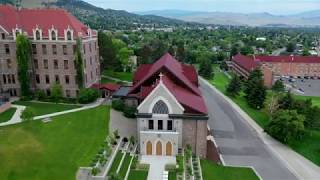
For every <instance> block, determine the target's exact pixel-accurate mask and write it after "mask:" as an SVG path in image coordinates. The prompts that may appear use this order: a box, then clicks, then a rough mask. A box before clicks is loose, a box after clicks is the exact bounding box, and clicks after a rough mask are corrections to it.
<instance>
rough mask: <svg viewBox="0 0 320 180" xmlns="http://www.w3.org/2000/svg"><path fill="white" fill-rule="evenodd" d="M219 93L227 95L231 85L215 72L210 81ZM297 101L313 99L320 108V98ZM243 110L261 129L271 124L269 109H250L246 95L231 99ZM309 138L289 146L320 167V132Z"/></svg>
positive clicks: (268, 96)
mask: <svg viewBox="0 0 320 180" xmlns="http://www.w3.org/2000/svg"><path fill="white" fill-rule="evenodd" d="M215 68H216V67H215ZM209 81H210V83H211V84H213V85H214V86H215V87H216V88H217V89H218V90H219V91H221V92H223V93H224V94H225V87H226V86H227V84H228V83H229V81H230V80H229V79H228V77H226V76H225V74H223V73H222V72H219V71H217V70H215V77H214V79H213V80H209ZM271 95H272V93H271V92H270V91H268V95H267V100H266V102H268V101H270V99H271ZM294 97H295V98H297V99H302V100H305V99H308V98H312V102H313V105H316V106H319V107H320V97H307V96H298V95H294ZM231 99H232V100H233V101H234V102H235V103H236V104H237V105H238V106H239V107H240V108H241V109H242V110H244V111H245V112H246V113H247V114H248V115H249V116H250V117H251V118H252V119H253V120H255V121H256V122H257V123H258V124H259V125H260V126H261V127H265V126H266V125H267V124H268V122H269V116H268V114H267V109H266V108H264V109H262V110H256V109H252V108H251V107H249V105H248V104H247V102H246V100H245V98H244V94H243V93H241V94H240V96H239V97H236V98H231ZM307 134H309V135H308V137H307V138H304V139H303V141H301V140H300V141H294V142H292V143H291V144H289V146H290V147H291V148H292V149H293V150H295V151H296V152H298V153H300V154H301V155H303V156H304V157H306V158H308V159H309V160H310V161H312V162H314V163H315V164H317V165H319V166H320V143H319V142H320V131H313V130H307Z"/></svg>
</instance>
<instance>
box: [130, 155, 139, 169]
mask: <svg viewBox="0 0 320 180" xmlns="http://www.w3.org/2000/svg"><path fill="white" fill-rule="evenodd" d="M137 164H138V158H137V157H134V158H133V160H132V163H131V167H130V168H131V169H136V168H137Z"/></svg>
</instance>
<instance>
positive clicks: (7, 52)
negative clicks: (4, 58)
mask: <svg viewBox="0 0 320 180" xmlns="http://www.w3.org/2000/svg"><path fill="white" fill-rule="evenodd" d="M4 48H5V50H6V54H10V48H9V44H5V45H4Z"/></svg>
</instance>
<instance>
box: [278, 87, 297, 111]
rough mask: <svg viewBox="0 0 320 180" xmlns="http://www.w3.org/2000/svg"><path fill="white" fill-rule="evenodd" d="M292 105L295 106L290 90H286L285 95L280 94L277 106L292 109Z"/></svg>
mask: <svg viewBox="0 0 320 180" xmlns="http://www.w3.org/2000/svg"><path fill="white" fill-rule="evenodd" d="M294 107H295V100H294V99H293V96H292V94H291V92H290V91H288V92H287V93H286V95H285V96H282V97H281V98H280V99H279V108H280V109H288V110H292V109H294Z"/></svg>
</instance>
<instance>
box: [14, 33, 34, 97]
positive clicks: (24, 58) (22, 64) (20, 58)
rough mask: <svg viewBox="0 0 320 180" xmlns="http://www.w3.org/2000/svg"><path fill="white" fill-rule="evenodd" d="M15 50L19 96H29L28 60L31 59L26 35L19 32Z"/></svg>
mask: <svg viewBox="0 0 320 180" xmlns="http://www.w3.org/2000/svg"><path fill="white" fill-rule="evenodd" d="M16 44H17V50H16V56H17V63H18V79H19V82H20V90H21V96H24V97H28V96H30V94H31V92H30V84H31V83H30V75H29V73H28V70H29V61H30V59H31V54H30V52H31V48H30V42H29V39H28V38H27V37H25V36H24V35H21V34H19V35H18V36H17V40H16Z"/></svg>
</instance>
